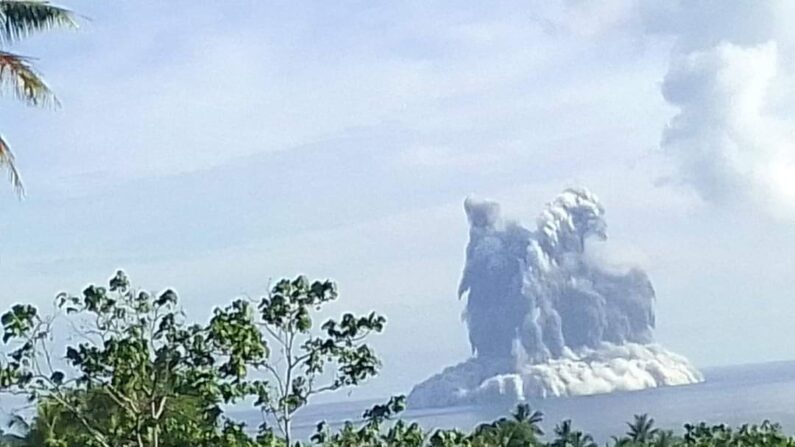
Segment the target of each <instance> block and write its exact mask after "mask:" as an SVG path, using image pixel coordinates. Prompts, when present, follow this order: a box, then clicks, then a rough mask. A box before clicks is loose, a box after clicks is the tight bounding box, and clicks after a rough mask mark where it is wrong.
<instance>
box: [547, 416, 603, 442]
mask: <svg viewBox="0 0 795 447" xmlns="http://www.w3.org/2000/svg"><path fill="white" fill-rule="evenodd" d="M550 446H551V447H596V443H595V442H594V440H593V437H592V436H591V435H589V434H585V433H583V432H581V431H579V430H574V429H573V428H572V425H571V420H568V419H567V420H565V421H563V422H561V423H560V424H558V425H557V426H556V427H555V439H554V440H553V441H552V442H551V443H550Z"/></svg>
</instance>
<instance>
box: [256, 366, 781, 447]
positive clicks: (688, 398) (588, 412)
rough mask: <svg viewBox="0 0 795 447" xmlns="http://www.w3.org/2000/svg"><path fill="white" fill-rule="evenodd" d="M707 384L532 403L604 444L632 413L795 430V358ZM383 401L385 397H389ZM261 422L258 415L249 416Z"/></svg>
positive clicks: (355, 407)
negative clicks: (766, 423)
mask: <svg viewBox="0 0 795 447" xmlns="http://www.w3.org/2000/svg"><path fill="white" fill-rule="evenodd" d="M703 372H704V375H705V378H706V381H705V382H704V383H700V384H696V385H687V386H679V387H665V388H656V389H649V390H643V391H633V392H622V393H612V394H601V395H593V396H579V397H568V398H553V399H542V400H536V401H532V402H530V404H531V405H532V407H533V408H534V409H537V410H540V411H542V412H543V413H544V423H543V424H542V428H543V429H544V431H545V432H547V433H551V432H552V429H553V428H554V426H555V424H556V423H558V422H560V421H562V420H564V419H571V420H572V422H573V425H574V427H575V428H577V429H580V430H583V431H585V432H588V433H591V434H592V435H593V436H594V437H595V439H596V440H597V441H599V442H604V441H606V440H608V439H610V436H613V435H617V434H621V433H624V432H625V431H626V428H627V427H626V422H627V421H630V420H632V417H633V415H635V414H642V413H648V414H649V415H650V416H651V417H653V418H654V420H655V421H656V423H657V426H658V427H661V428H670V429H674V430H675V431H676V432H681V431H682V426H683V424H685V423H687V422H701V421H704V422H707V423H716V424H717V423H727V424H731V425H739V424H744V423H760V422H762V421H764V420H766V419H768V420H771V421H774V422H779V423H780V424H782V426H783V427H784V430H785V431H786V432H788V433H790V434H795V361H788V362H775V363H764V364H754V365H742V366H728V367H719V368H709V369H704V370H703ZM385 400H386V399H385ZM375 403H379V402H378V401H352V402H338V403H330V404H322V405H310V406H309V407H307V408H306V409H304V410H302V411H301V412H300V413H299V414H298V415H297V418H296V421H295V425H294V428H295V434H296V435H297V436H299V437H301V438H304V439H306V438H308V437H309V436H310V435H311V434H312V433H313V432H314V429H315V426H316V424H317V422H318V421H321V420H325V421H326V422H327V423H329V424H330V425H331V426H332V427H339V426H340V425H341V424H342V423H343V422H344V421H346V420H354V421H355V420H357V419H359V418H360V416H361V413H362V411H363V410H364V409H366V408H369V407H370V406H372V405H373V404H375ZM511 410H512V408H497V407H454V408H436V409H416V410H413V409H411V408H409V409H408V410H407V411H406V412H405V413H403V415H402V418H403V419H405V420H408V421H415V422H418V423H419V424H420V425H422V426H423V427H425V428H426V429H433V428H459V429H464V430H469V429H471V428H473V427H475V426H476V425H478V424H480V423H482V422H486V421H491V420H494V419H495V418H498V417H501V416H504V415H508V413H509V412H510V411H511ZM248 416H249V417H246V418H245V419H249V421H250V423H251V424H252V425H253V426H257V425H258V421H257V416H255V415H252V414H249V415H248Z"/></svg>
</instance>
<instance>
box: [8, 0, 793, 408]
mask: <svg viewBox="0 0 795 447" xmlns="http://www.w3.org/2000/svg"><path fill="white" fill-rule="evenodd" d="M63 4H64V6H67V7H69V8H71V9H73V10H74V11H76V12H77V13H79V14H80V16H81V19H80V22H81V29H80V30H78V31H53V32H49V33H46V34H42V35H38V36H35V37H33V38H31V39H29V40H27V41H25V42H23V43H20V44H18V45H15V46H14V47H13V48H10V49H12V50H14V51H18V52H21V53H23V54H25V55H29V56H32V57H35V58H36V63H37V66H38V67H39V69H40V70H41V71H42V73H43V74H44V75H45V77H46V78H47V80H48V81H49V83H50V85H51V87H52V88H53V89H54V90H55V91H56V93H57V95H58V97H59V99H60V101H61V103H62V107H61V108H59V109H57V110H41V109H32V108H26V107H24V106H23V105H21V104H18V103H16V102H14V101H13V100H11V98H7V99H6V100H5V101H4V102H3V103H2V107H0V123H2V128H0V131H1V132H2V133H3V135H4V137H5V138H6V139H7V140H8V141H9V142H10V143H11V144H12V147H13V149H14V151H15V153H16V156H17V162H18V167H19V169H20V170H21V172H22V175H23V179H24V181H25V185H26V190H27V197H26V198H25V199H24V200H22V201H20V200H17V198H16V197H15V195H14V194H13V192H12V191H11V188H10V186H9V187H8V188H7V189H6V191H5V192H2V190H0V206H1V207H2V209H3V210H4V211H3V213H2V216H0V234H2V239H0V283H2V284H3V287H2V290H0V306H2V307H6V306H9V305H11V304H13V303H15V302H33V303H36V304H39V305H46V304H48V303H50V302H51V300H52V298H53V297H54V296H55V294H56V293H57V292H59V291H64V290H65V291H71V292H79V291H80V290H82V288H83V287H84V286H85V285H87V284H89V283H104V282H105V281H106V280H107V278H109V277H110V276H111V275H112V274H113V272H115V270H116V269H118V268H123V269H124V270H125V271H127V272H128V274H129V275H130V277H131V279H132V280H133V282H134V283H136V284H137V285H139V286H141V287H144V288H148V289H154V290H160V289H164V288H166V287H173V288H175V289H176V290H177V291H178V292H179V294H180V296H181V299H182V300H183V302H184V304H185V306H186V307H187V310H188V312H189V314H190V316H191V317H193V318H196V319H205V318H207V317H208V316H209V315H210V313H211V310H212V308H213V307H214V306H218V305H223V304H225V303H228V302H230V301H231V300H232V299H233V298H235V297H238V296H241V295H244V294H245V295H250V296H257V295H260V294H262V293H264V292H265V291H266V290H267V287H268V284H269V283H270V282H271V281H272V280H274V279H277V278H281V277H285V276H290V277H292V276H295V275H297V274H300V273H303V274H307V275H308V276H310V277H313V278H333V279H334V280H336V281H337V282H338V283H339V286H340V292H341V299H340V301H339V302H338V303H337V304H335V307H334V308H333V309H331V310H332V311H334V312H340V311H344V310H352V311H359V312H365V311H370V310H373V309H375V310H378V311H379V312H381V313H383V314H385V315H386V316H387V317H388V326H387V330H386V332H385V333H384V334H383V335H380V336H378V337H377V338H376V339H374V346H375V347H376V348H377V349H378V350H379V353H380V354H381V356H382V358H383V360H384V367H383V371H382V374H381V376H380V377H379V378H377V379H375V380H373V381H372V382H371V383H370V384H369V385H368V386H367V387H365V388H363V389H361V390H356V391H355V392H354V393H353V395H355V396H358V397H372V396H383V395H385V394H388V393H407V392H408V391H409V390H410V388H411V386H412V385H413V384H415V383H418V382H419V381H421V380H423V379H425V378H426V377H428V376H429V375H431V374H434V373H436V372H438V371H440V370H441V369H442V368H443V367H445V366H448V365H451V364H453V363H456V362H458V361H462V360H464V359H466V358H467V356H468V355H469V344H468V342H467V337H466V328H465V326H464V324H463V323H462V320H461V312H462V310H463V308H464V303H463V302H461V301H459V300H457V298H456V290H457V285H458V281H459V278H460V273H461V268H462V266H463V262H464V248H465V245H466V242H467V231H468V227H467V222H466V217H465V214H464V210H463V200H464V198H465V197H467V196H470V195H473V196H476V197H482V198H491V199H495V200H497V201H499V202H501V203H502V204H503V209H504V212H505V214H508V215H509V216H511V217H512V218H515V219H517V220H519V221H521V222H525V223H532V222H533V221H534V219H535V218H536V216H537V215H538V213H539V212H540V211H541V210H542V208H543V206H544V204H545V203H546V202H548V201H550V200H551V199H553V198H554V196H555V195H556V194H557V193H558V192H560V191H561V190H563V189H564V188H566V187H570V186H584V187H587V188H589V189H591V190H592V191H593V192H594V193H596V194H597V195H598V196H599V197H600V199H601V200H602V202H603V204H604V206H605V208H606V210H607V215H606V219H607V222H608V226H609V227H608V233H609V238H610V239H609V241H608V242H607V243H605V244H603V245H599V246H595V247H594V250H597V251H598V252H599V253H600V255H602V256H604V257H605V258H606V259H609V260H610V261H611V262H613V263H615V264H617V265H627V266H629V265H633V266H640V267H642V268H644V269H646V270H647V271H648V272H649V275H650V276H651V279H652V282H653V284H654V286H655V289H656V291H657V308H656V310H657V332H656V336H657V339H658V340H659V341H660V342H661V343H662V344H664V345H665V346H666V347H668V348H670V349H672V350H673V351H675V352H678V353H681V354H683V355H685V356H686V357H688V358H690V359H691V360H692V361H693V362H694V363H695V364H696V365H698V366H702V367H706V366H714V365H726V364H738V363H750V362H762V361H772V360H781V359H792V358H794V357H795V352H793V350H792V347H791V344H790V343H789V342H788V341H789V339H790V338H791V332H792V316H793V315H795V302H793V297H792V290H795V275H793V274H792V272H793V271H795V257H794V256H792V253H793V252H794V251H795V231H794V230H793V228H795V206H793V205H795V150H793V149H792V147H791V144H792V141H793V138H792V136H793V129H795V107H793V106H794V105H795V102H794V101H795V77H793V74H795V59H793V57H792V54H795V52H793V51H792V50H793V49H795V48H793V46H795V34H794V33H795V32H793V31H792V27H791V26H788V23H787V21H788V20H789V19H791V18H795V7H793V6H792V4H791V3H788V2H786V1H780V2H775V1H769V2H767V1H753V2H752V1H750V0H749V1H737V2H731V3H726V2H723V1H718V0H707V1H701V2H686V1H662V0H660V1H644V2H641V1H632V0H607V1H604V2H590V1H575V0H553V1H543V2H542V1H521V2H520V1H506V2H499V3H498V4H495V3H493V2H474V1H463V2H462V1H438V2H427V1H420V0H417V1H407V2H364V1H343V2H334V3H333V4H331V3H330V2H323V1H316V2H309V1H308V2H276V1H274V2H271V1H243V0H233V1H228V2H188V1H183V0H174V1H169V2H161V1H153V0H152V1H139V2H124V3H119V2H95V1H88V0H84V1H78V0H63ZM789 23H791V21H790V22H789Z"/></svg>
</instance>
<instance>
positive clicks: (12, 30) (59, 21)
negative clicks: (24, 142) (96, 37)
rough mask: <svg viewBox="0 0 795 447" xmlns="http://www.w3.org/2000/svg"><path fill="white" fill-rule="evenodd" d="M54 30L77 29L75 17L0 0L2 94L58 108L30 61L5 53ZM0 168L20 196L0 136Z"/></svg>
mask: <svg viewBox="0 0 795 447" xmlns="http://www.w3.org/2000/svg"><path fill="white" fill-rule="evenodd" d="M56 27H66V28H77V22H76V21H75V19H74V15H73V14H72V13H71V12H70V11H69V10H67V9H64V8H61V7H58V6H54V5H52V4H50V3H49V2H46V1H41V0H0V44H2V47H0V48H2V49H0V83H2V85H3V86H4V87H5V90H6V91H8V92H11V93H13V94H14V95H15V96H16V97H17V98H18V99H20V100H22V101H24V102H25V103H26V104H29V105H32V106H46V105H57V104H58V100H57V99H56V97H55V95H54V94H53V92H52V91H51V90H50V88H49V87H48V86H47V84H46V83H45V82H44V80H43V79H42V77H41V75H40V74H39V73H38V72H37V71H36V69H35V67H33V64H32V63H31V59H30V58H28V57H25V56H22V55H19V54H15V53H11V52H8V51H6V50H5V48H4V47H5V46H7V45H9V44H12V43H15V42H17V41H19V40H20V39H22V38H25V37H27V36H28V35H30V34H32V33H34V32H39V31H45V30H49V29H52V28H56ZM0 167H4V168H6V170H7V171H8V174H9V177H10V179H11V183H12V184H13V186H14V188H15V189H16V191H17V192H18V193H20V194H22V192H23V187H22V179H21V178H20V175H19V172H18V171H17V168H16V164H15V162H14V154H13V152H12V151H11V148H10V146H9V144H8V143H7V141H6V140H5V138H3V137H2V136H0Z"/></svg>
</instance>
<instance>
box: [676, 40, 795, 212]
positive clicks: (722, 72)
mask: <svg viewBox="0 0 795 447" xmlns="http://www.w3.org/2000/svg"><path fill="white" fill-rule="evenodd" d="M777 71H778V49H777V45H776V43H775V42H773V41H770V42H767V43H764V44H760V45H755V46H748V47H743V46H738V45H734V44H731V43H726V42H724V43H721V44H719V45H717V46H716V47H714V48H710V49H708V50H703V51H701V50H699V51H693V52H689V53H686V54H679V55H676V56H675V57H674V59H673V61H672V63H671V67H670V70H669V72H668V74H667V75H666V76H665V81H664V83H663V86H662V93H663V96H664V97H665V99H666V100H667V101H668V102H669V103H671V104H673V105H675V106H676V107H677V108H678V109H679V112H678V113H677V114H676V116H674V118H673V119H672V120H671V122H670V123H669V125H668V126H667V128H666V129H665V131H664V132H663V139H662V145H663V147H664V148H665V149H666V150H667V152H668V154H669V155H671V156H672V157H673V158H674V159H675V160H676V162H677V165H678V176H679V179H680V180H681V181H682V182H683V183H687V184H689V185H691V186H692V187H693V188H695V190H696V191H697V192H698V193H699V195H701V196H702V197H703V198H704V199H706V200H710V201H714V202H717V203H723V202H727V201H733V200H737V199H758V198H769V199H773V200H772V203H769V204H772V205H775V204H776V203H775V202H776V201H778V202H779V204H781V203H787V202H792V201H793V200H795V151H793V148H792V146H791V143H792V142H791V141H788V138H787V137H788V135H787V129H786V127H785V125H784V123H782V122H780V121H779V120H777V119H775V117H773V116H769V115H767V114H766V112H765V108H766V106H767V103H768V97H769V95H770V94H771V93H772V92H771V87H772V85H771V84H772V81H773V79H774V78H775V76H776V74H777ZM765 201H768V200H765ZM768 202H770V201H768Z"/></svg>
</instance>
